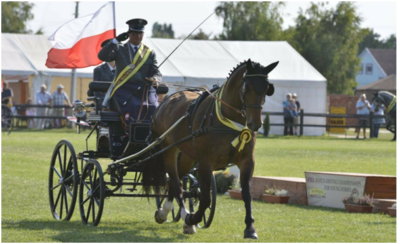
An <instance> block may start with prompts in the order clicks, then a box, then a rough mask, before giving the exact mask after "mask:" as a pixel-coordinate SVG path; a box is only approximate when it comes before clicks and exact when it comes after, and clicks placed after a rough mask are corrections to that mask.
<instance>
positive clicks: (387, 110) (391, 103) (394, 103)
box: [386, 96, 396, 113]
mask: <svg viewBox="0 0 400 244" xmlns="http://www.w3.org/2000/svg"><path fill="white" fill-rule="evenodd" d="M394 105H396V96H393V99H392V101H391V102H390V104H389V106H388V107H387V109H386V113H389V112H390V110H392V108H393V107H394Z"/></svg>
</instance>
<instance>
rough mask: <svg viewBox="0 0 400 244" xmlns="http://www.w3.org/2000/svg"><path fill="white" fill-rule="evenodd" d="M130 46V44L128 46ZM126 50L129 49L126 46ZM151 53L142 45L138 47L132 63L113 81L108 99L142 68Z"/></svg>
mask: <svg viewBox="0 0 400 244" xmlns="http://www.w3.org/2000/svg"><path fill="white" fill-rule="evenodd" d="M128 45H130V44H128ZM128 48H130V47H129V46H128ZM150 53H151V49H150V48H149V47H148V46H146V45H144V44H143V43H142V45H140V48H139V50H138V51H137V52H136V54H135V57H134V58H133V61H132V63H131V64H129V65H128V66H126V67H125V69H123V70H122V71H121V73H119V75H118V77H117V78H116V79H114V81H113V82H114V87H113V89H112V91H111V95H110V98H111V97H112V96H113V95H114V92H115V91H116V90H117V89H118V88H120V87H121V86H122V85H123V84H125V82H127V81H128V80H129V79H130V78H131V77H132V76H133V75H134V74H136V72H138V70H139V69H140V68H141V67H142V66H143V64H144V63H145V62H146V60H147V59H148V58H149V55H150Z"/></svg>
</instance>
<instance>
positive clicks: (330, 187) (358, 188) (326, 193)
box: [305, 172, 366, 209]
mask: <svg viewBox="0 0 400 244" xmlns="http://www.w3.org/2000/svg"><path fill="white" fill-rule="evenodd" d="M305 175H306V187H307V199H308V205H310V206H323V207H330V208H343V209H344V204H343V202H342V197H343V196H349V195H358V196H363V195H364V187H365V181H366V177H365V176H352V175H341V174H340V173H338V174H333V173H324V172H305Z"/></svg>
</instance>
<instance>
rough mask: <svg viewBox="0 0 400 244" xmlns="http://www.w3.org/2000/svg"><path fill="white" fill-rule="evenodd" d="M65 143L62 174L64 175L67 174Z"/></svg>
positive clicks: (65, 146)
mask: <svg viewBox="0 0 400 244" xmlns="http://www.w3.org/2000/svg"><path fill="white" fill-rule="evenodd" d="M66 167H67V144H65V145H64V168H63V169H64V173H63V176H64V177H65V176H66V174H67V168H66Z"/></svg>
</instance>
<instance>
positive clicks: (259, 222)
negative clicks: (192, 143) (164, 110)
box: [1, 130, 396, 242]
mask: <svg viewBox="0 0 400 244" xmlns="http://www.w3.org/2000/svg"><path fill="white" fill-rule="evenodd" d="M87 133H88V131H83V132H82V134H80V135H77V134H75V133H74V131H72V130H52V131H45V132H38V131H33V132H13V133H11V135H9V136H7V135H5V134H3V135H2V147H1V149H2V154H1V160H2V161H1V163H2V181H1V183H2V187H1V190H2V193H1V196H2V206H1V207H2V212H1V215H2V236H1V240H2V242H248V240H243V230H244V227H245V225H244V215H245V208H244V204H243V202H242V201H238V200H231V199H230V198H229V197H227V196H225V195H218V198H217V210H216V215H215V217H214V221H213V223H212V225H211V227H210V228H209V229H198V230H197V232H198V233H197V234H195V235H190V236H188V235H184V234H182V224H183V222H182V221H180V222H179V223H164V224H163V225H159V224H157V223H156V222H155V221H154V212H155V210H156V206H155V205H156V204H155V201H154V200H152V199H151V200H150V202H148V201H147V199H129V198H110V199H106V201H105V208H104V212H103V217H102V220H101V223H100V225H99V226H98V227H90V226H84V225H83V224H82V223H81V220H80V213H79V208H78V207H76V208H75V212H74V215H73V217H72V219H71V220H70V221H69V222H58V221H56V220H54V219H53V218H52V216H51V212H50V209H49V203H48V194H47V184H48V171H49V164H50V158H51V154H52V151H53V149H54V147H55V145H56V144H57V142H58V141H59V140H61V139H67V140H69V141H71V142H72V143H73V145H74V147H75V151H76V152H79V151H82V150H84V148H85V138H86V135H87ZM391 137H392V135H391V134H387V135H383V134H382V137H381V138H379V139H367V140H356V139H337V138H331V137H327V136H323V137H303V138H297V137H278V136H273V137H269V138H262V137H260V138H258V141H257V146H256V150H255V158H256V169H255V172H254V174H255V175H258V176H291V177H304V171H333V172H338V171H339V172H355V173H373V174H385V175H395V174H396V143H394V142H390V139H391ZM89 145H92V146H93V145H94V141H93V140H90V141H89ZM103 163H106V161H105V162H103ZM253 215H254V217H255V227H256V228H257V232H258V235H259V239H258V240H257V241H255V242H396V219H395V218H390V217H389V216H388V215H382V214H363V215H361V214H348V213H346V212H345V211H344V210H337V209H330V208H319V207H310V206H296V205H270V204H265V203H262V202H261V201H254V202H253Z"/></svg>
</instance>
